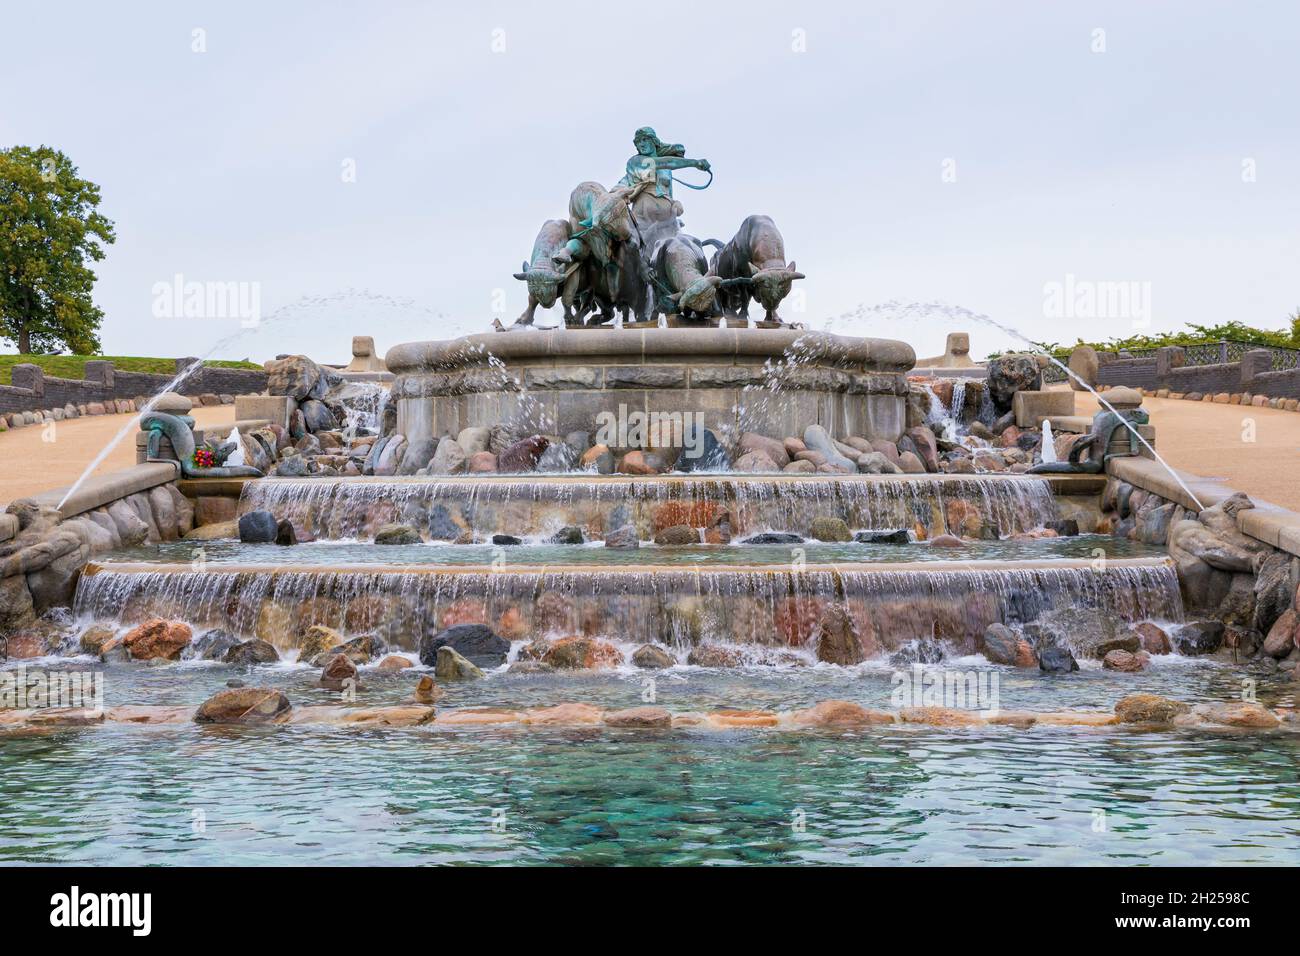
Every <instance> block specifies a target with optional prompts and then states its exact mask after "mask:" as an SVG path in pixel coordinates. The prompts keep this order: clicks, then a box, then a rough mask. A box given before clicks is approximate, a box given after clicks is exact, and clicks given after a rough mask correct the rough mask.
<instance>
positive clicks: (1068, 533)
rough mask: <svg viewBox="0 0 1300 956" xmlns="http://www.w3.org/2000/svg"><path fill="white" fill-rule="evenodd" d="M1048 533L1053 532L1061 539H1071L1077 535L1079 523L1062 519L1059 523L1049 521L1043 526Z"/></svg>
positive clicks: (1070, 519) (1071, 519) (1069, 519)
mask: <svg viewBox="0 0 1300 956" xmlns="http://www.w3.org/2000/svg"><path fill="white" fill-rule="evenodd" d="M1043 527H1044V528H1046V529H1047V530H1048V531H1055V532H1056V533H1057V534H1058V535H1060V536H1061V537H1062V538H1073V537H1074V536H1075V535H1077V534H1078V533H1079V522H1077V521H1075V520H1074V519H1073V518H1062V519H1061V520H1059V521H1049V522H1047V523H1046V524H1045V525H1043Z"/></svg>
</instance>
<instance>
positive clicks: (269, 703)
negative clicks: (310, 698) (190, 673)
mask: <svg viewBox="0 0 1300 956" xmlns="http://www.w3.org/2000/svg"><path fill="white" fill-rule="evenodd" d="M290 709H291V705H290V703H289V698H288V697H286V696H285V695H284V691H282V690H279V689H278V688H275V687H239V688H232V689H228V690H223V691H218V692H217V693H215V694H213V695H212V696H211V697H209V698H208V699H207V700H205V701H204V702H203V703H202V704H200V705H199V708H198V710H196V711H195V712H194V722H195V723H196V724H269V723H279V722H280V721H282V720H285V719H286V718H287V717H288V716H289V711H290Z"/></svg>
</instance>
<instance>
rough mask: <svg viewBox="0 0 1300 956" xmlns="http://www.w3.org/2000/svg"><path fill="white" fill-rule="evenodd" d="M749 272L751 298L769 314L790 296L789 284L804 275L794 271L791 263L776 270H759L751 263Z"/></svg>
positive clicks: (793, 265)
mask: <svg viewBox="0 0 1300 956" xmlns="http://www.w3.org/2000/svg"><path fill="white" fill-rule="evenodd" d="M749 271H750V273H751V275H750V277H749V284H750V288H751V289H752V290H753V296H754V298H756V299H757V300H758V301H759V303H760V304H761V305H762V306H763V308H765V309H767V310H768V311H769V312H775V311H776V307H777V306H778V305H780V304H781V300H782V299H784V298H785V297H786V296H787V295H789V294H790V284H791V283H792V282H794V280H795V279H802V278H804V274H803V273H802V272H799V271H797V270H796V269H795V264H794V263H793V262H791V263H790V264H789V265H786V266H781V267H780V268H776V269H759V268H758V267H757V266H755V265H754V264H753V263H751V264H750V266H749Z"/></svg>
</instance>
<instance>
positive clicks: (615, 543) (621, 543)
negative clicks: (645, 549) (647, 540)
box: [605, 524, 641, 548]
mask: <svg viewBox="0 0 1300 956" xmlns="http://www.w3.org/2000/svg"><path fill="white" fill-rule="evenodd" d="M605 547H607V548H639V547H641V539H640V538H639V537H638V536H637V533H636V528H634V527H633V526H632V525H630V524H625V525H623V526H622V527H621V528H615V529H614V530H613V531H610V532H609V533H608V534H606V535H605Z"/></svg>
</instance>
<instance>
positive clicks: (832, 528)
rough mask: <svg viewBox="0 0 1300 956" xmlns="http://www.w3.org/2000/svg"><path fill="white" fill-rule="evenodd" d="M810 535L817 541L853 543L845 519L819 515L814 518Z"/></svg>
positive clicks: (809, 530)
mask: <svg viewBox="0 0 1300 956" xmlns="http://www.w3.org/2000/svg"><path fill="white" fill-rule="evenodd" d="M808 535H809V537H811V538H814V539H815V540H817V541H851V540H852V539H853V535H852V533H851V532H850V531H849V526H848V524H847V523H846V522H845V521H844V519H843V518H836V517H832V516H828V515H818V516H817V517H815V518H813V520H812V525H811V526H810V527H809V529H808Z"/></svg>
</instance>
